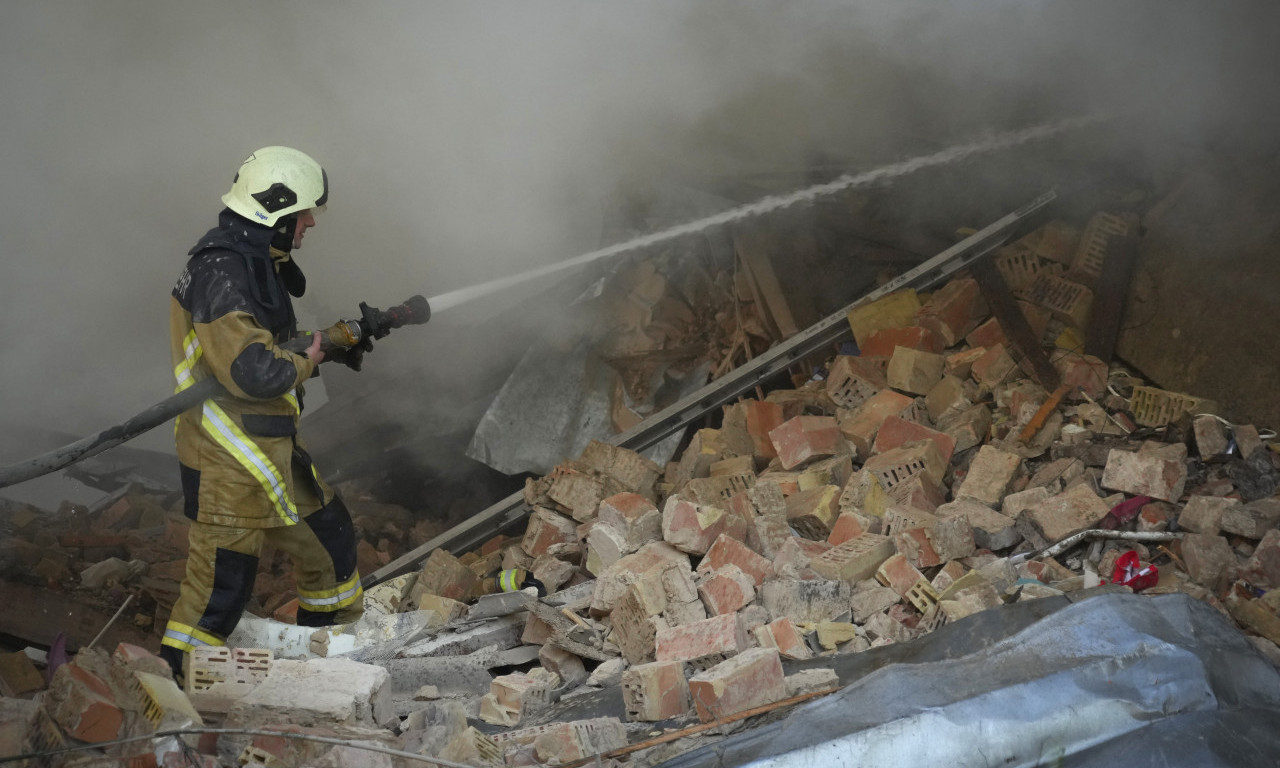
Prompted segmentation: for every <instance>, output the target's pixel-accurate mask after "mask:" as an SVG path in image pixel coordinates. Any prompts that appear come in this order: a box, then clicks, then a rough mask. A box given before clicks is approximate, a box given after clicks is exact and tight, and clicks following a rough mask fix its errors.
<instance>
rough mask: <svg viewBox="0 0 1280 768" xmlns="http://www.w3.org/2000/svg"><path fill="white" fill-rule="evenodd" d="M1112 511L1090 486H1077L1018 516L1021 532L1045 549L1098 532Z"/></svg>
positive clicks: (1017, 524) (1019, 530)
mask: <svg viewBox="0 0 1280 768" xmlns="http://www.w3.org/2000/svg"><path fill="white" fill-rule="evenodd" d="M1110 511H1111V507H1110V506H1109V505H1108V504H1107V503H1106V502H1105V501H1103V500H1102V499H1100V498H1098V496H1097V494H1095V493H1094V492H1093V491H1092V490H1090V489H1089V487H1088V486H1087V485H1077V486H1075V487H1073V488H1071V489H1069V490H1066V491H1064V492H1062V493H1060V494H1058V495H1057V496H1054V497H1052V498H1049V499H1046V500H1044V501H1042V502H1040V503H1039V504H1036V505H1034V506H1031V507H1028V508H1027V509H1025V510H1023V511H1022V513H1021V514H1019V515H1018V517H1017V520H1016V521H1015V525H1016V526H1017V528H1018V532H1019V533H1021V534H1022V535H1023V537H1025V538H1026V539H1027V541H1029V542H1031V544H1032V546H1034V547H1036V548H1037V549H1044V548H1045V547H1048V546H1049V545H1050V544H1055V543H1057V542H1059V541H1061V540H1063V539H1065V538H1067V537H1068V536H1073V535H1075V534H1077V533H1079V532H1080V531H1086V530H1089V529H1090V528H1096V527H1097V525H1098V523H1101V522H1102V518H1104V517H1106V516H1107V513H1108V512H1110Z"/></svg>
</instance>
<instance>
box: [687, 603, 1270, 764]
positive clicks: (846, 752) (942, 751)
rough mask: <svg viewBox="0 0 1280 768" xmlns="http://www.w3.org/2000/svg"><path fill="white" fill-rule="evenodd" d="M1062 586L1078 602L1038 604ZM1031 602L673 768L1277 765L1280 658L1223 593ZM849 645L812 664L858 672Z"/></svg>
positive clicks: (909, 653) (844, 674)
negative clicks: (1221, 607)
mask: <svg viewBox="0 0 1280 768" xmlns="http://www.w3.org/2000/svg"><path fill="white" fill-rule="evenodd" d="M1049 600H1053V601H1054V602H1065V601H1063V600H1062V599H1061V598H1051V599H1048V600H1037V601H1034V603H1032V604H1030V605H1034V604H1035V603H1047V602H1048V601H1049ZM1030 605H1028V607H1030ZM1018 607H1020V606H1008V607H1007V608H1006V609H1005V610H997V611H986V612H984V613H982V614H978V615H976V616H974V617H970V618H978V617H979V616H980V617H982V620H981V622H980V623H979V622H971V623H968V629H969V630H972V631H966V622H960V623H958V624H956V625H954V626H951V627H944V628H943V629H945V630H951V631H949V632H945V633H944V632H942V631H939V632H938V633H935V635H938V643H936V644H934V645H933V646H932V647H931V646H930V644H929V643H922V642H920V641H917V642H915V643H911V644H909V645H912V646H917V647H916V648H913V649H906V648H904V649H903V650H904V651H906V653H904V654H902V655H901V658H902V659H903V661H902V662H901V663H890V664H888V665H886V666H882V667H880V668H877V669H874V671H870V672H869V673H865V674H863V675H862V676H861V677H858V678H857V679H855V680H853V682H851V683H850V684H849V685H847V686H846V687H845V688H843V689H842V690H841V691H839V692H838V693H835V694H832V695H831V696H827V697H824V698H821V699H817V700H815V701H813V702H812V703H808V704H805V705H802V706H800V707H798V708H796V709H795V710H792V711H791V712H790V713H789V714H788V715H787V716H786V717H784V718H783V719H781V720H778V721H775V722H772V723H768V724H766V725H762V726H758V727H756V728H752V729H750V730H746V731H742V732H739V733H736V734H733V735H731V736H729V737H728V738H726V739H725V740H723V741H721V742H718V743H716V744H713V745H710V746H707V747H703V748H700V749H697V750H694V751H691V752H687V753H685V754H683V755H680V756H679V757H676V758H674V759H672V760H669V761H667V762H665V763H663V764H662V765H663V768H693V767H694V766H706V767H710V766H754V767H757V768H782V767H783V766H787V767H788V768H789V767H791V766H806V767H808V766H824V768H825V767H827V766H872V765H918V766H933V765H946V766H949V767H958V766H995V765H999V766H1037V765H1055V766H1100V767H1101V766H1106V768H1115V767H1116V766H1123V767H1124V768H1141V767H1142V766H1182V765H1186V766H1255V765H1275V763H1276V759H1277V758H1276V755H1278V754H1280V728H1277V727H1276V725H1277V724H1280V671H1277V669H1276V668H1275V667H1274V666H1273V665H1272V664H1271V663H1270V662H1268V661H1267V660H1266V659H1265V658H1263V657H1262V656H1261V654H1259V653H1258V652H1257V651H1256V650H1255V649H1254V647H1253V646H1252V645H1251V644H1250V642H1249V641H1248V639H1247V638H1246V637H1245V636H1244V635H1243V634H1242V633H1241V632H1240V631H1239V630H1237V629H1236V628H1235V627H1234V626H1233V625H1232V624H1231V623H1230V622H1229V621H1227V620H1226V619H1225V618H1224V617H1223V616H1222V615H1221V614H1220V613H1218V612H1217V611H1215V610H1214V609H1213V608H1211V607H1209V606H1208V605H1206V604H1204V603H1202V602H1200V601H1197V600H1194V599H1192V598H1191V597H1189V596H1187V595H1183V594H1170V595H1161V596H1156V597H1145V596H1140V595H1129V594H1109V595H1101V596H1098V597H1094V598H1091V599H1087V600H1083V601H1081V602H1078V603H1073V604H1068V605H1066V606H1065V607H1063V608H1061V609H1060V610H1056V611H1053V612H1052V613H1049V614H1048V615H1047V616H1044V617H1043V618H1040V619H1039V620H1037V621H1034V622H1033V623H1031V624H1029V625H1027V624H1026V621H1027V618H1028V616H1027V612H1026V611H1017V610H1009V609H1014V608H1018ZM1038 607H1040V608H1049V606H1048V605H1043V606H1038ZM1001 625H1005V626H1007V628H1008V632H1007V633H1006V634H1005V635H1004V636H1001V635H1000V629H1001ZM927 639H928V638H924V639H923V640H927ZM874 650H876V649H873V652H868V653H869V654H872V656H874ZM884 650H887V649H884ZM865 655H867V654H853V655H852V656H850V657H848V659H847V660H844V664H846V665H850V664H852V665H857V664H864V665H865V664H867V663H868V662H870V663H874V659H873V658H872V657H868V658H867V659H865V660H858V658H857V657H859V656H865ZM838 660H840V657H828V658H825V659H815V660H814V662H824V664H812V665H811V666H820V665H825V666H831V665H832V663H833V662H837V663H836V664H835V665H836V666H837V667H838V668H837V671H838V672H841V679H842V680H846V679H849V677H848V675H849V674H850V673H851V672H854V670H850V669H845V670H841V669H839V667H840V666H841V665H840V663H839V661H838Z"/></svg>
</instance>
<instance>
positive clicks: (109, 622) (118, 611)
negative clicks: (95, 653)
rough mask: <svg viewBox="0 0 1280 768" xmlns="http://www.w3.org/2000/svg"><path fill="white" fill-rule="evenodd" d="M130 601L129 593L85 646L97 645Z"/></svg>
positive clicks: (131, 597)
mask: <svg viewBox="0 0 1280 768" xmlns="http://www.w3.org/2000/svg"><path fill="white" fill-rule="evenodd" d="M132 602H133V595H129V596H128V597H126V598H125V599H124V602H123V603H121V604H120V607H119V608H117V609H116V613H115V615H114V616H112V617H111V618H110V619H107V623H106V624H104V625H103V626H102V629H101V630H99V631H98V634H96V635H94V636H93V639H92V640H90V641H89V644H88V645H86V646H85V648H92V647H93V646H95V645H97V643H98V641H99V640H101V639H102V636H103V635H105V634H107V630H108V629H111V625H112V624H115V623H116V619H118V618H120V614H122V613H124V609H125V608H128V607H129V603H132Z"/></svg>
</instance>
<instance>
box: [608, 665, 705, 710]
mask: <svg viewBox="0 0 1280 768" xmlns="http://www.w3.org/2000/svg"><path fill="white" fill-rule="evenodd" d="M622 704H623V707H625V708H626V712H627V719H628V720H633V721H634V720H640V721H645V722H657V721H659V720H668V719H670V718H673V717H680V716H681V715H683V714H685V713H686V712H688V711H689V709H690V708H691V707H692V701H691V699H690V698H689V681H688V680H687V679H686V678H685V674H684V664H683V663H682V662H679V661H655V662H653V663H650V664H640V665H637V666H634V667H632V668H631V669H628V670H627V671H625V672H623V673H622Z"/></svg>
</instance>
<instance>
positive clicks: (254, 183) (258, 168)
mask: <svg viewBox="0 0 1280 768" xmlns="http://www.w3.org/2000/svg"><path fill="white" fill-rule="evenodd" d="M328 200H329V176H328V174H326V173H325V172H324V169H323V168H321V167H320V164H319V163H317V162H316V161H315V160H312V159H311V157H310V156H309V155H307V154H305V153H303V152H299V151H298V150H296V149H290V148H289V147H263V148H262V149H259V150H258V151H257V152H254V153H253V154H251V155H249V157H247V158H245V161H244V162H243V163H241V164H240V170H239V171H238V172H237V173H236V177H235V180H234V181H232V182H231V191H229V192H227V194H225V195H223V196H222V202H223V204H224V205H226V206H227V207H228V208H230V209H231V210H232V211H235V212H236V213H237V214H239V215H241V216H243V217H244V218H246V219H248V220H249V221H254V222H257V223H259V224H263V225H265V226H268V227H271V228H273V229H274V228H275V227H276V224H277V222H280V220H281V219H286V218H289V217H290V216H292V215H294V214H297V213H298V212H299V211H305V210H307V209H310V208H317V209H318V208H323V207H324V205H325V203H326V202H328ZM290 236H292V232H290Z"/></svg>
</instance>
